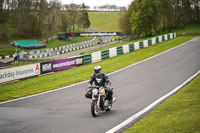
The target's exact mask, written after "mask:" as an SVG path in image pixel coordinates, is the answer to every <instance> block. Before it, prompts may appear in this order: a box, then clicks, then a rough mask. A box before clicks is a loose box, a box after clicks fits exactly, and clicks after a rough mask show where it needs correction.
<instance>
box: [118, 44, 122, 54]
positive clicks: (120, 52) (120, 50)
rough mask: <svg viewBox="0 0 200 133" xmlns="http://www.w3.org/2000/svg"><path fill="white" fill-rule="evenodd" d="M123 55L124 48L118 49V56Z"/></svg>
mask: <svg viewBox="0 0 200 133" xmlns="http://www.w3.org/2000/svg"><path fill="white" fill-rule="evenodd" d="M121 54H123V48H122V46H119V47H117V55H121Z"/></svg>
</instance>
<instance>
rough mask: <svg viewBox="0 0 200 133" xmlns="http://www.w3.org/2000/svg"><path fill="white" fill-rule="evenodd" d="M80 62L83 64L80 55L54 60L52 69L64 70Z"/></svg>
mask: <svg viewBox="0 0 200 133" xmlns="http://www.w3.org/2000/svg"><path fill="white" fill-rule="evenodd" d="M82 64H83V58H82V57H73V58H67V59H60V60H55V61H52V71H54V72H55V71H60V70H65V69H69V68H73V67H76V66H79V65H82Z"/></svg>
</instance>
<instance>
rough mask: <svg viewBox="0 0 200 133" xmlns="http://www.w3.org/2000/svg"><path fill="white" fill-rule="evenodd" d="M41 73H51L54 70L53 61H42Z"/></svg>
mask: <svg viewBox="0 0 200 133" xmlns="http://www.w3.org/2000/svg"><path fill="white" fill-rule="evenodd" d="M40 68H41V74H44V73H49V72H51V71H52V63H51V62H42V63H40Z"/></svg>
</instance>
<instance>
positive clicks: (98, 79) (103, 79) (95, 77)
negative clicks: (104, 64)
mask: <svg viewBox="0 0 200 133" xmlns="http://www.w3.org/2000/svg"><path fill="white" fill-rule="evenodd" d="M101 70H102V68H101V66H95V67H94V74H92V76H91V78H90V80H89V86H88V90H87V91H86V93H85V97H86V98H90V99H92V88H91V87H92V84H93V83H94V84H95V86H99V87H104V88H105V90H106V94H107V97H108V100H109V101H110V102H111V103H112V102H113V101H115V100H116V98H113V91H112V88H111V82H110V81H109V79H108V76H106V75H105V74H104V73H102V71H101Z"/></svg>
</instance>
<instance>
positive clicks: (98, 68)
mask: <svg viewBox="0 0 200 133" xmlns="http://www.w3.org/2000/svg"><path fill="white" fill-rule="evenodd" d="M101 69H102V68H101V66H95V67H94V73H95V74H96V75H99V74H101Z"/></svg>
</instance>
